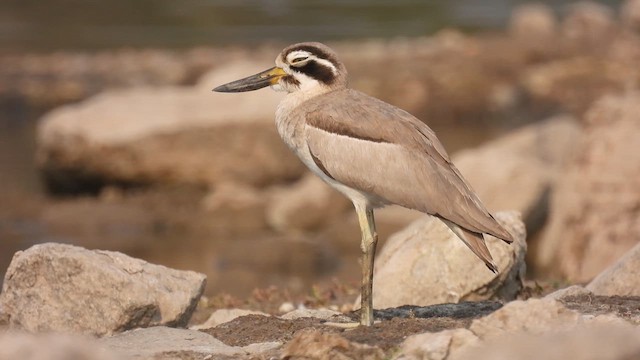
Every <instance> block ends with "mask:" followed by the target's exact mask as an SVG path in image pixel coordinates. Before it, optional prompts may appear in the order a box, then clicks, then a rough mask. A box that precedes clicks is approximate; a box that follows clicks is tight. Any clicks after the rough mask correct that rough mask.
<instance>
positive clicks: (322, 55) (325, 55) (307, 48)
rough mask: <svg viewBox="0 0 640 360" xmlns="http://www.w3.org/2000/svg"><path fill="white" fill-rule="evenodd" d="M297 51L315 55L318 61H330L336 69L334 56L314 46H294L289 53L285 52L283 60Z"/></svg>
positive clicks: (336, 63)
mask: <svg viewBox="0 0 640 360" xmlns="http://www.w3.org/2000/svg"><path fill="white" fill-rule="evenodd" d="M298 50H302V51H306V52H309V53H311V54H313V55H315V56H316V57H317V58H320V59H325V60H328V61H330V62H331V63H332V64H333V66H335V67H336V69H337V68H338V59H337V58H336V57H335V55H333V54H332V53H328V52H326V51H324V50H322V49H320V48H318V47H316V46H313V45H300V46H296V47H294V48H291V49H289V51H287V53H286V54H284V55H285V58H286V57H287V55H289V54H290V53H292V52H294V51H298Z"/></svg>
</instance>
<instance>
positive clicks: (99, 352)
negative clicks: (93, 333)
mask: <svg viewBox="0 0 640 360" xmlns="http://www.w3.org/2000/svg"><path fill="white" fill-rule="evenodd" d="M68 359H73V360H116V359H118V360H121V358H120V357H118V356H116V354H115V353H114V352H112V351H110V350H108V349H105V348H104V347H103V346H101V345H100V344H98V343H97V342H96V341H95V340H94V339H91V338H89V337H82V336H72V335H63V334H35V335H34V334H27V333H22V332H13V331H8V332H0V360H68Z"/></svg>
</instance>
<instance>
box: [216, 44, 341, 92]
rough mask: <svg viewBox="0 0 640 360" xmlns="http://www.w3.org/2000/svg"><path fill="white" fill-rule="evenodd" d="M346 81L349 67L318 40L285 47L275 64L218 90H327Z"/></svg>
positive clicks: (217, 88)
mask: <svg viewBox="0 0 640 360" xmlns="http://www.w3.org/2000/svg"><path fill="white" fill-rule="evenodd" d="M346 85H347V69H345V67H344V65H343V64H342V62H340V60H338V57H337V56H336V54H335V52H334V51H333V50H332V49H331V48H329V47H328V46H326V45H324V44H321V43H317V42H306V43H299V44H294V45H290V46H288V47H286V48H285V49H284V50H282V52H281V53H280V54H279V55H278V57H277V58H276V66H275V67H273V68H271V69H268V70H265V71H263V72H260V73H258V74H255V75H252V76H249V77H246V78H244V79H240V80H236V81H232V82H230V83H227V84H224V85H220V86H218V87H216V88H215V89H213V91H218V92H243V91H252V90H258V89H262V88H264V87H267V86H271V88H272V89H274V90H276V91H286V92H289V93H291V92H296V91H305V92H312V91H313V92H315V91H319V92H326V91H330V90H333V89H338V88H343V87H345V86H346Z"/></svg>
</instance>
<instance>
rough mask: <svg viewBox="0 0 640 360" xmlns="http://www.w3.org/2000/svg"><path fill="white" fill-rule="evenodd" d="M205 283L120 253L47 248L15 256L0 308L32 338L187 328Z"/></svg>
mask: <svg viewBox="0 0 640 360" xmlns="http://www.w3.org/2000/svg"><path fill="white" fill-rule="evenodd" d="M205 279H206V278H205V276H204V275H202V274H198V273H195V272H191V271H179V270H173V269H169V268H166V267H164V266H159V265H153V264H149V263H147V262H145V261H142V260H139V259H134V258H131V257H128V256H126V255H124V254H121V253H117V252H112V251H100V250H95V251H90V250H86V249H83V248H80V247H75V246H71V245H63V244H53V243H47V244H41V245H36V246H33V247H31V248H29V249H27V250H25V251H20V252H17V253H16V254H15V255H14V258H13V261H12V262H11V265H10V266H9V269H8V270H7V273H6V275H5V280H4V283H3V287H2V294H0V304H1V306H0V307H1V308H2V311H3V312H5V313H6V314H7V315H8V317H9V320H8V322H9V326H10V327H12V328H18V329H24V330H27V331H31V332H42V331H62V332H74V333H84V334H92V335H105V334H111V333H116V332H120V331H124V330H128V329H132V328H135V327H147V326H154V325H168V326H186V325H187V322H188V321H189V319H190V317H191V314H192V313H193V311H194V309H195V307H196V305H197V302H198V300H199V299H200V296H201V295H202V292H203V290H204V285H205Z"/></svg>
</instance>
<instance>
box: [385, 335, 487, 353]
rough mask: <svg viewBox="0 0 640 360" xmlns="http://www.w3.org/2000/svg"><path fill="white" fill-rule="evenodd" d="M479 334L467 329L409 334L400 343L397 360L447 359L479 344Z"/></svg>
mask: <svg viewBox="0 0 640 360" xmlns="http://www.w3.org/2000/svg"><path fill="white" fill-rule="evenodd" d="M479 342H480V339H478V337H477V336H475V335H474V334H473V333H472V332H471V331H469V330H467V329H454V330H444V331H440V332H436V333H430V332H428V333H424V334H418V335H412V336H409V337H408V338H407V339H406V340H405V341H403V342H402V344H401V345H400V350H399V351H398V353H397V354H396V356H395V357H394V359H396V360H422V359H425V360H427V359H428V360H445V359H450V358H451V356H453V354H455V353H458V352H460V351H461V350H463V349H465V348H467V347H469V346H474V345H477V344H478V343H479Z"/></svg>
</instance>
